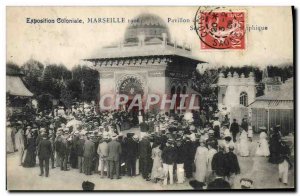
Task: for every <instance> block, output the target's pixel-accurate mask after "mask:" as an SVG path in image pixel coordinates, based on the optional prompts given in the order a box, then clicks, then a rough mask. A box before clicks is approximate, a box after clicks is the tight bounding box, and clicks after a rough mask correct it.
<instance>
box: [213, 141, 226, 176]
mask: <svg viewBox="0 0 300 196" xmlns="http://www.w3.org/2000/svg"><path fill="white" fill-rule="evenodd" d="M227 162H228V161H227V157H226V154H225V153H224V146H223V145H220V146H219V152H217V153H216V154H215V155H214V156H213V159H212V162H211V168H212V170H213V172H214V173H216V174H218V175H219V176H222V177H225V176H228V175H229V170H228V168H227V165H228V163H227Z"/></svg>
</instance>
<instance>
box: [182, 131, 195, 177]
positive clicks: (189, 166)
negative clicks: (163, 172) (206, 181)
mask: <svg viewBox="0 0 300 196" xmlns="http://www.w3.org/2000/svg"><path fill="white" fill-rule="evenodd" d="M183 149H184V154H185V156H184V165H183V167H184V171H185V175H186V178H188V179H189V178H192V177H193V162H194V159H195V153H194V151H193V143H192V142H191V139H190V138H189V137H186V138H185V142H184V144H183Z"/></svg>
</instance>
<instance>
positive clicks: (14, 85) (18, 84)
mask: <svg viewBox="0 0 300 196" xmlns="http://www.w3.org/2000/svg"><path fill="white" fill-rule="evenodd" d="M6 92H7V93H8V94H10V95H14V96H22V97H32V96H33V94H32V93H31V92H30V91H29V90H28V89H27V88H26V86H25V85H24V83H23V81H22V80H21V78H20V77H18V76H6Z"/></svg>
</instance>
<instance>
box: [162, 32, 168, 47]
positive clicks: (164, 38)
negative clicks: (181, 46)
mask: <svg viewBox="0 0 300 196" xmlns="http://www.w3.org/2000/svg"><path fill="white" fill-rule="evenodd" d="M162 37H163V42H162V43H163V45H164V46H165V45H167V38H168V36H167V34H166V33H162Z"/></svg>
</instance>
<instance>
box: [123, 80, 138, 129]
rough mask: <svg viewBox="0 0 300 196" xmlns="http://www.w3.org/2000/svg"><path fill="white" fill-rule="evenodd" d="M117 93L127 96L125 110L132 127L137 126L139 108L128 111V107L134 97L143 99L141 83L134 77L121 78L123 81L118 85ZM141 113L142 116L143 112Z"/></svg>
mask: <svg viewBox="0 0 300 196" xmlns="http://www.w3.org/2000/svg"><path fill="white" fill-rule="evenodd" d="M118 93H119V94H123V95H127V96H128V101H127V103H126V104H125V109H126V110H127V111H128V112H129V116H130V118H131V123H132V125H138V123H139V120H138V116H139V107H138V106H134V107H132V109H130V110H129V106H130V104H131V103H132V101H133V99H134V96H136V95H141V98H143V95H144V88H143V83H142V81H141V80H140V79H139V78H137V77H134V76H129V77H126V78H123V80H122V81H120V83H119V86H118ZM122 101H123V100H122ZM141 112H142V114H141V115H144V114H143V111H141Z"/></svg>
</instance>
